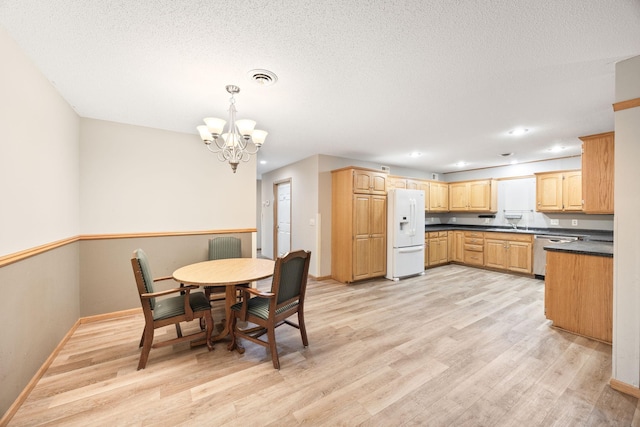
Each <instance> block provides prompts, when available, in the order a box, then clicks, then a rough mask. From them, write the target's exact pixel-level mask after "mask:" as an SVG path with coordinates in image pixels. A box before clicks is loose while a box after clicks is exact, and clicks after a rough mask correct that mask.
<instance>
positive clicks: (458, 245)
mask: <svg viewBox="0 0 640 427" xmlns="http://www.w3.org/2000/svg"><path fill="white" fill-rule="evenodd" d="M449 261H453V262H464V231H457V230H456V231H449Z"/></svg>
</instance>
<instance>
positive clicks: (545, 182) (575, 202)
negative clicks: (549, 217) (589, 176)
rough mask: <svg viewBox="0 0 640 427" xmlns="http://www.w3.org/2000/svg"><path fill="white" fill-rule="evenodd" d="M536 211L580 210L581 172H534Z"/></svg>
mask: <svg viewBox="0 0 640 427" xmlns="http://www.w3.org/2000/svg"><path fill="white" fill-rule="evenodd" d="M535 175H536V211H538V212H576V211H578V212H579V211H582V172H581V171H579V170H574V171H557V172H545V173H536V174H535Z"/></svg>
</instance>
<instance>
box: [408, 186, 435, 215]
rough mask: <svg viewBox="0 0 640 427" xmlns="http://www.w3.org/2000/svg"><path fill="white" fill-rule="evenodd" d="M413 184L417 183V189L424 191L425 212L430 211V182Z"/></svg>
mask: <svg viewBox="0 0 640 427" xmlns="http://www.w3.org/2000/svg"><path fill="white" fill-rule="evenodd" d="M411 181H412V182H416V183H417V185H418V186H417V189H418V190H422V191H424V210H425V211H428V210H429V203H430V199H431V197H430V190H429V186H430V182H429V181H413V180H411Z"/></svg>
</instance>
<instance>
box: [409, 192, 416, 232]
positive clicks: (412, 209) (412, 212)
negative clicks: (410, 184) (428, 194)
mask: <svg viewBox="0 0 640 427" xmlns="http://www.w3.org/2000/svg"><path fill="white" fill-rule="evenodd" d="M409 222H410V223H409V233H408V234H409V236H415V235H416V199H409Z"/></svg>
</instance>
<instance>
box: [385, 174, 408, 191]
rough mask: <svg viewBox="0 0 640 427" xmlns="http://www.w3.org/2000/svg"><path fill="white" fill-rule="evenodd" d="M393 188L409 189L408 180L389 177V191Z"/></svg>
mask: <svg viewBox="0 0 640 427" xmlns="http://www.w3.org/2000/svg"><path fill="white" fill-rule="evenodd" d="M392 188H407V179H406V178H403V177H401V176H393V175H389V176H388V177H387V191H389V190H391V189H392Z"/></svg>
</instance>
